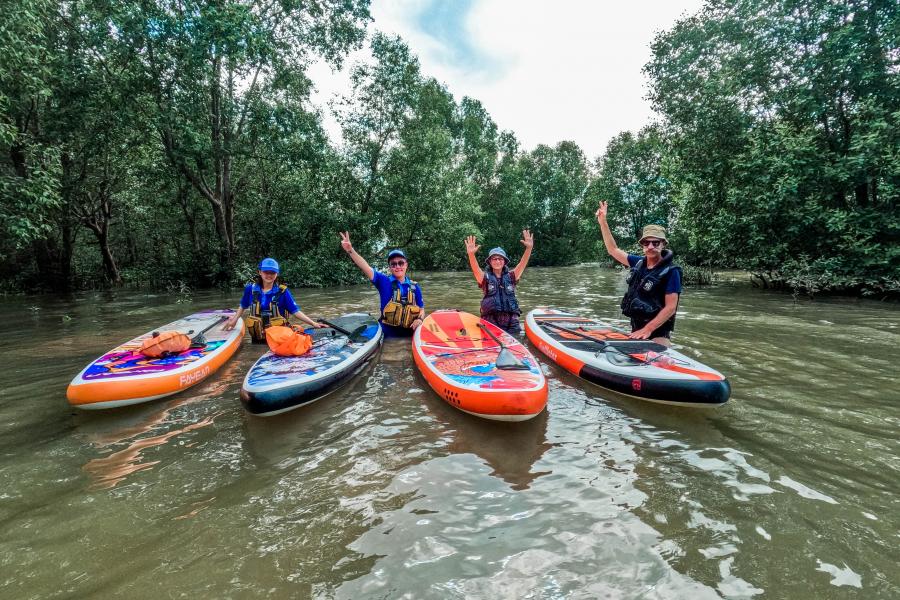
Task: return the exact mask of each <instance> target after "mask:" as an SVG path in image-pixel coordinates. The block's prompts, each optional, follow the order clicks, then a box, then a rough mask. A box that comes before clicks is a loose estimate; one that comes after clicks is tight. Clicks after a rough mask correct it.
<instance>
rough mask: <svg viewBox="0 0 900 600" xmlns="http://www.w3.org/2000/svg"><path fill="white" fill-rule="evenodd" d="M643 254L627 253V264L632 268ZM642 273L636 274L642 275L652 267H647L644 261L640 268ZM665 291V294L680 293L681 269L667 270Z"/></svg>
mask: <svg viewBox="0 0 900 600" xmlns="http://www.w3.org/2000/svg"><path fill="white" fill-rule="evenodd" d="M643 258H644V257H643V256H638V255H637V254H629V255H628V266H629V267H631V268H634V265H636V264H637V263H638V261H639V260H641V259H643ZM642 270H643V271H644V272H643V274H641V273H639V274H638V275H639V276H641V277H643V276H645V275H646V274H647V273H648V272H649V271H651V270H652V269H648V268H647V263H646V262H645V263H644V267H643V269H642ZM666 293H667V294H680V293H681V271H679V270H678V269H672V270H671V271H669V280H668V281H667V282H666Z"/></svg>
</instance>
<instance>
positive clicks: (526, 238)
mask: <svg viewBox="0 0 900 600" xmlns="http://www.w3.org/2000/svg"><path fill="white" fill-rule="evenodd" d="M519 241H520V242H522V245H523V246H525V247H526V248H531V247H533V246H534V236H532V235H531V232H530V231H528V230H527V229H523V230H522V239H521V240H519Z"/></svg>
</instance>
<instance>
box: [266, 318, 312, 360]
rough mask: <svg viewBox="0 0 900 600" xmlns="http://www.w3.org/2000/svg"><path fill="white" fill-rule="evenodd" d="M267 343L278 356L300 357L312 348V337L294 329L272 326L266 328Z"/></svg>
mask: <svg viewBox="0 0 900 600" xmlns="http://www.w3.org/2000/svg"><path fill="white" fill-rule="evenodd" d="M266 343H267V344H269V349H270V350H271V351H272V352H274V353H275V354H277V355H278V356H300V355H301V354H306V353H307V352H309V349H310V348H311V347H312V336H311V335H307V334H305V333H303V332H302V331H296V330H295V329H293V328H292V327H284V326H282V325H272V326H271V327H267V328H266Z"/></svg>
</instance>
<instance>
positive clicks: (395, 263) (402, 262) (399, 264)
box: [388, 260, 406, 267]
mask: <svg viewBox="0 0 900 600" xmlns="http://www.w3.org/2000/svg"><path fill="white" fill-rule="evenodd" d="M388 264H389V265H390V266H392V267H402V266H403V265H405V264H406V261H405V260H395V261H393V262H389V263H388Z"/></svg>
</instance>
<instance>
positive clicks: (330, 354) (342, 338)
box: [241, 313, 383, 416]
mask: <svg viewBox="0 0 900 600" xmlns="http://www.w3.org/2000/svg"><path fill="white" fill-rule="evenodd" d="M330 322H331V323H334V324H335V325H337V326H338V327H340V328H341V329H344V330H346V331H349V332H356V331H359V332H360V333H359V334H358V335H357V336H356V337H355V338H354V340H353V341H351V340H350V339H349V338H348V337H347V336H346V335H344V334H342V333H339V332H338V331H337V330H334V329H327V330H325V329H316V330H310V332H313V334H314V335H315V336H316V338H315V340H314V341H313V347H312V349H311V350H310V351H309V352H307V353H306V354H304V355H303V356H277V355H275V354H273V353H271V352H266V353H265V354H264V355H263V356H262V358H260V359H259V360H258V361H256V363H254V365H253V366H252V367H250V370H249V371H248V372H247V376H246V377H245V378H244V384H243V386H241V402H242V403H243V405H244V408H246V409H247V410H248V411H249V412H251V413H253V414H255V415H261V416H270V415H277V414H278V413H283V412H285V411H288V410H292V409H294V408H297V407H300V406H304V405H306V404H310V403H312V402H314V401H315V400H318V399H319V398H321V397H322V396H324V395H326V394H328V393H329V392H331V391H334V390H335V389H337V388H339V387H340V386H341V385H343V384H344V383H346V381H347V380H348V379H350V378H351V377H352V376H353V375H355V374H356V373H358V372H359V371H360V370H362V368H363V367H364V366H365V365H366V363H367V362H368V361H369V359H370V358H371V357H372V356H373V355H374V354H375V352H376V351H377V350H378V348H379V347H380V346H381V341H382V338H383V334H382V332H381V326H380V325H379V324H378V321H376V320H375V319H373V318H372V317H371V316H369V315H367V314H364V313H354V314H348V315H343V316H341V317H337V318H335V319H331V320H330Z"/></svg>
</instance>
